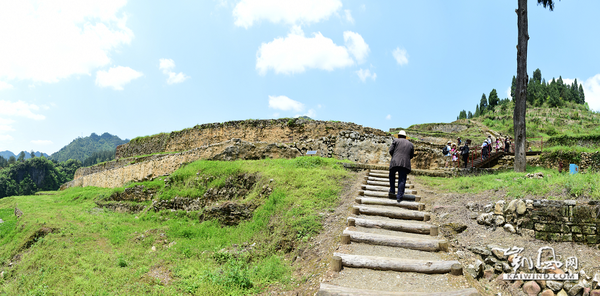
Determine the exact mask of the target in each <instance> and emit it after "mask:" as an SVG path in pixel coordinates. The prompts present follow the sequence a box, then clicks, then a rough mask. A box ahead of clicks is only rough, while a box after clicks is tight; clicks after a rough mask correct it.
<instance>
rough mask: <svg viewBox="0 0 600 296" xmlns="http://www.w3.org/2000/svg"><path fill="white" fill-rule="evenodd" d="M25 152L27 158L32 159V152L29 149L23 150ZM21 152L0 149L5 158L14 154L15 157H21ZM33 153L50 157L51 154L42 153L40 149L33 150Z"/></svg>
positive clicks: (0, 154) (0, 153)
mask: <svg viewBox="0 0 600 296" xmlns="http://www.w3.org/2000/svg"><path fill="white" fill-rule="evenodd" d="M22 152H23V153H24V154H25V159H30V158H31V153H29V152H27V151H22ZM19 154H20V153H17V154H15V153H13V152H12V151H8V150H5V151H0V156H2V157H4V159H9V158H10V157H11V156H14V157H15V158H17V157H19ZM33 155H35V157H40V156H42V155H43V156H44V157H49V156H50V155H48V154H46V153H42V152H39V151H36V152H33Z"/></svg>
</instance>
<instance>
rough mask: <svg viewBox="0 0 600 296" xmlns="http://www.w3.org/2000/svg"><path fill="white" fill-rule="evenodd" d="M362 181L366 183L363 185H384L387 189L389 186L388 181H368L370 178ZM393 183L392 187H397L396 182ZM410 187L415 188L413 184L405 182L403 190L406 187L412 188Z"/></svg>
mask: <svg viewBox="0 0 600 296" xmlns="http://www.w3.org/2000/svg"><path fill="white" fill-rule="evenodd" d="M364 182H365V183H366V184H365V185H376V186H382V187H386V188H388V189H389V188H390V182H381V181H370V180H367V181H364ZM394 185H395V186H394V187H396V188H398V184H394ZM412 188H415V185H413V184H406V185H405V186H404V189H405V190H406V189H412Z"/></svg>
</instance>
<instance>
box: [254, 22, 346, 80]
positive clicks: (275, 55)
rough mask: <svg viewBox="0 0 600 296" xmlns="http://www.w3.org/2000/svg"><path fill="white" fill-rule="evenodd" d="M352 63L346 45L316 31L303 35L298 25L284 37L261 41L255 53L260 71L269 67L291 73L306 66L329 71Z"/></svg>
mask: <svg viewBox="0 0 600 296" xmlns="http://www.w3.org/2000/svg"><path fill="white" fill-rule="evenodd" d="M353 64H354V60H352V58H351V57H350V54H349V53H348V49H347V48H346V47H344V46H339V45H335V43H333V41H332V40H331V39H329V38H326V37H323V35H321V33H320V32H319V33H314V34H313V37H312V38H307V37H305V36H304V32H303V31H302V29H301V28H300V27H294V28H293V29H292V30H291V32H290V33H289V34H288V36H287V37H285V38H276V39H275V40H273V41H271V42H269V43H263V44H261V46H260V48H259V49H258V52H257V53H256V69H257V70H258V72H259V73H260V74H261V75H265V74H266V73H267V71H268V70H269V69H273V71H274V72H275V73H278V74H279V73H283V74H292V73H302V72H304V71H306V69H307V68H315V69H321V70H327V71H332V70H334V69H335V68H343V67H347V66H350V65H353Z"/></svg>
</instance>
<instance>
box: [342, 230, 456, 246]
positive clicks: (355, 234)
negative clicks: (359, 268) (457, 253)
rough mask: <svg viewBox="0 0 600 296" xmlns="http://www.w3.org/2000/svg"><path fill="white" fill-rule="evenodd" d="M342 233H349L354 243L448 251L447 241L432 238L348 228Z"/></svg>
mask: <svg viewBox="0 0 600 296" xmlns="http://www.w3.org/2000/svg"><path fill="white" fill-rule="evenodd" d="M352 228H354V227H352ZM343 234H345V235H349V236H350V241H351V242H356V243H364V244H371V245H379V246H388V247H396V248H404V249H411V250H419V251H427V252H437V251H448V242H447V241H445V240H439V239H433V238H415V237H407V236H397V235H384V234H377V233H369V232H362V231H356V230H352V229H348V228H346V230H344V232H343Z"/></svg>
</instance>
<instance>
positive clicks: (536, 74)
mask: <svg viewBox="0 0 600 296" xmlns="http://www.w3.org/2000/svg"><path fill="white" fill-rule="evenodd" d="M533 81H535V82H537V83H540V82H542V71H540V68H537V69H535V71H533Z"/></svg>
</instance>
